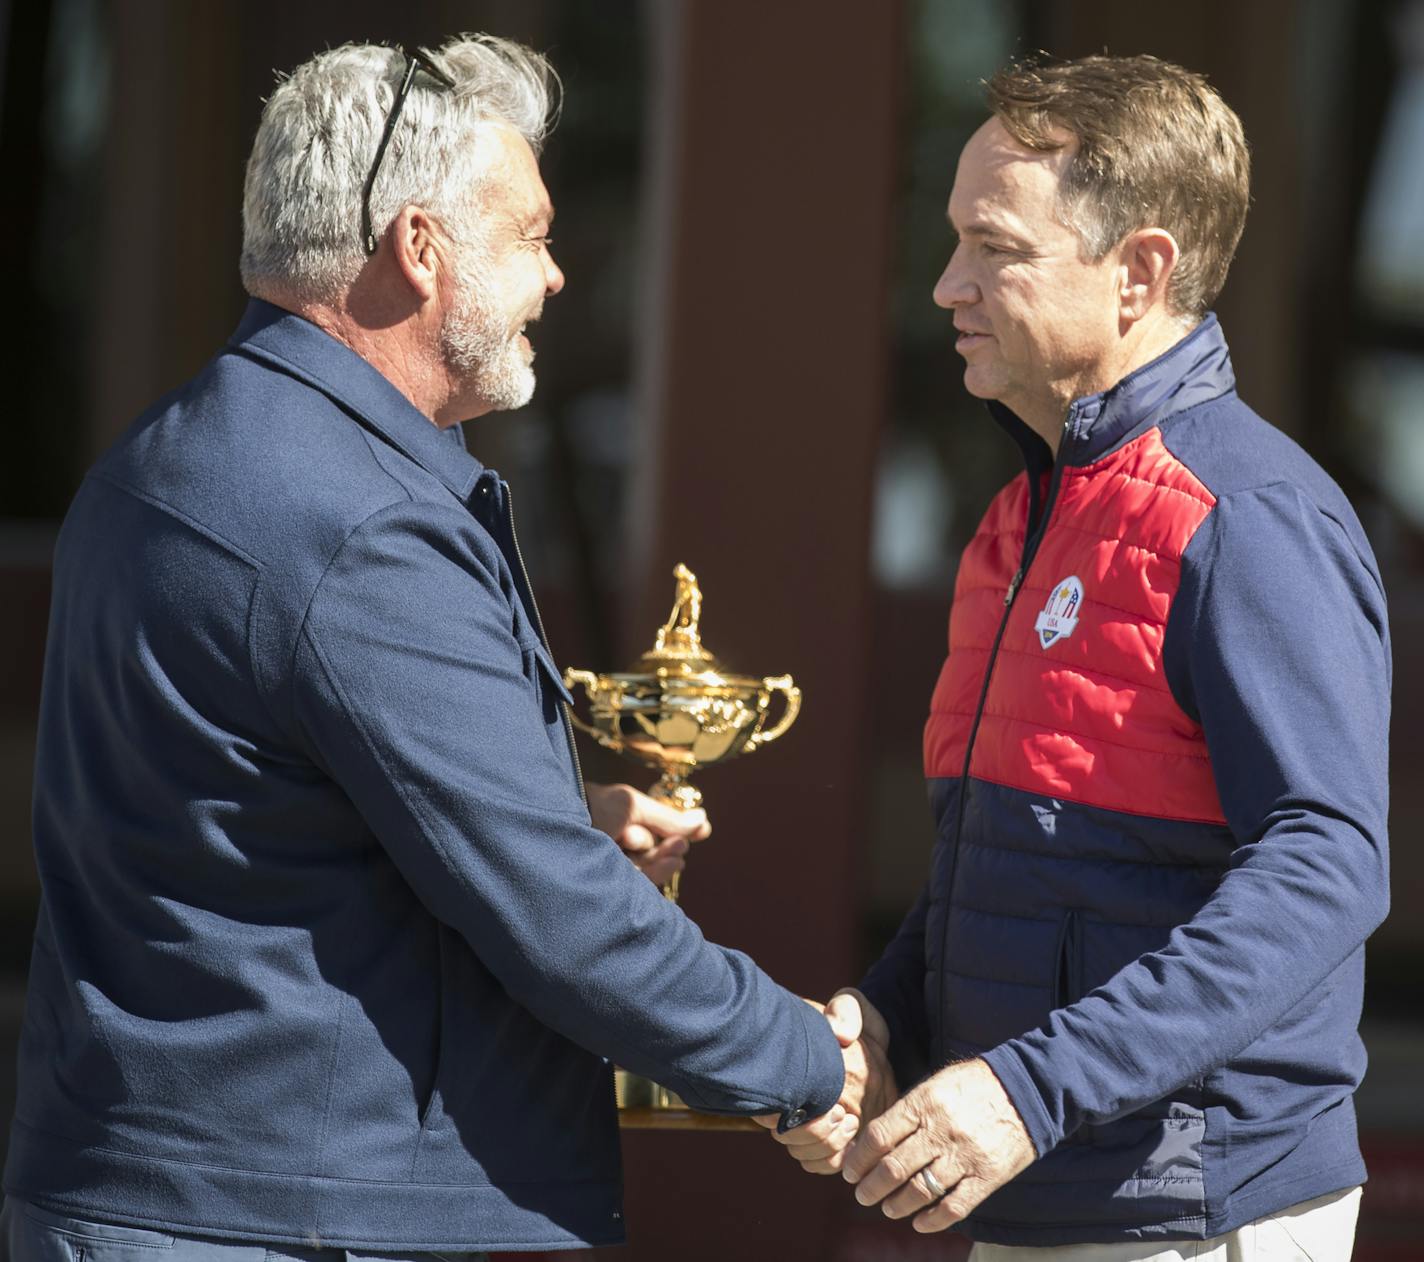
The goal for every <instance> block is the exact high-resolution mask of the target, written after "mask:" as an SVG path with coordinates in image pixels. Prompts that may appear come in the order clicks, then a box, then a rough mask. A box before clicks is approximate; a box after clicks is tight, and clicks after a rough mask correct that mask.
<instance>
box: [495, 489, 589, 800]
mask: <svg viewBox="0 0 1424 1262" xmlns="http://www.w3.org/2000/svg"><path fill="white" fill-rule="evenodd" d="M499 488H500V493H501V494H502V495H503V497H504V524H505V527H506V528H507V529H508V531H509V542H510V543H511V544H512V545H513V547H514V560H515V562H516V563H517V564H518V566H519V581H520V582H521V583H522V584H523V587H522V590H521V593H520V594H521V595H522V596H523V597H524V599H525V600H526V601H527V602H528V603H529V612H530V613H532V614H533V615H534V629H535V630H536V631H538V632H539V642H540V643H541V644H542V645H543V646H544V649H545V651H546V652H547V653H548V654H549V656H550V657H553V655H554V650H553V649H551V648H550V647H549V636H548V634H547V633H546V632H545V630H544V619H543V618H541V617H540V616H539V602H538V601H537V600H535V599H534V587H533V585H532V584H531V583H530V582H529V571H528V570H527V569H526V568H525V566H524V553H523V552H521V551H520V549H519V535H518V533H517V532H516V531H515V529H514V493H513V492H512V491H511V490H510V489H509V483H508V482H506V481H504V479H503V478H501V479H500V483H499ZM559 716H560V717H561V718H562V719H563V721H564V739H565V740H567V741H568V743H569V757H570V758H572V759H573V763H574V778H575V779H576V780H577V781H578V791H579V796H580V797H582V798H583V804H584V805H585V806H587V805H588V790H587V789H585V788H584V783H583V764H582V763H581V762H579V753H578V746H577V745H575V744H574V725H573V721H572V720H571V719H570V718H569V705H568V702H567V701H563V700H561V701H560V702H559Z"/></svg>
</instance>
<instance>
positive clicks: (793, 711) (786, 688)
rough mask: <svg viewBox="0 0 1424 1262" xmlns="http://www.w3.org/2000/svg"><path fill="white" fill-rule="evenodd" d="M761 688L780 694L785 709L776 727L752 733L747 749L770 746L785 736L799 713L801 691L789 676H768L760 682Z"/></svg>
mask: <svg viewBox="0 0 1424 1262" xmlns="http://www.w3.org/2000/svg"><path fill="white" fill-rule="evenodd" d="M761 686H762V687H763V688H765V689H766V690H767V691H768V692H779V693H781V695H782V698H783V700H784V701H785V702H786V709H785V711H784V712H783V713H782V716H781V721H780V722H779V723H777V724H776V726H774V727H769V728H767V729H766V730H765V731H763V732H753V733H752V735H751V738H750V739H749V740H748V741H747V748H748V749H760V748H761V747H762V746H763V745H770V744H771V742H772V741H774V740H775V739H776V738H777V737H778V736H782V735H784V734H785V732H786V729H787V728H788V727H790V726H791V725H792V724H793V723H795V722H796V716H797V715H798V714H800V713H801V689H799V688H798V687H796V685H795V684H793V683H792V682H791V676H790V675H774V676H770V677H768V678H766V679H763V680H762V681H761Z"/></svg>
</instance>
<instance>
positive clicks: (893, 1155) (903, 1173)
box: [756, 990, 1036, 1232]
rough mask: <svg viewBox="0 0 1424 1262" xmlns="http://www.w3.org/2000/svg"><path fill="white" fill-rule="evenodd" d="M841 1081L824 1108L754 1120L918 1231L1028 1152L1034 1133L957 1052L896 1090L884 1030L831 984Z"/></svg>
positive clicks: (987, 1075)
mask: <svg viewBox="0 0 1424 1262" xmlns="http://www.w3.org/2000/svg"><path fill="white" fill-rule="evenodd" d="M807 1002H808V1003H811V1005H812V1007H815V1008H819V1009H820V1010H821V1011H822V1012H823V1013H824V1014H825V1017H826V1020H827V1021H829V1022H830V1025H831V1029H832V1031H833V1032H834V1033H835V1036H836V1039H837V1041H838V1042H839V1043H840V1045H841V1055H842V1057H843V1058H844V1060H845V1085H844V1087H842V1089H841V1097H840V1100H839V1101H838V1102H837V1103H836V1105H835V1107H834V1108H832V1109H831V1110H830V1112H828V1113H824V1114H822V1115H821V1116H820V1117H817V1118H813V1119H812V1120H811V1121H809V1122H807V1123H805V1124H804V1125H802V1126H798V1127H796V1128H795V1129H794V1130H789V1131H786V1132H784V1133H781V1132H778V1131H777V1129H776V1127H777V1123H778V1120H779V1119H778V1117H777V1115H776V1114H774V1113H773V1114H767V1115H765V1116H762V1117H758V1118H757V1119H756V1120H757V1121H758V1122H759V1123H761V1125H763V1126H765V1127H766V1128H767V1129H768V1130H769V1131H771V1133H772V1137H773V1138H774V1139H775V1140H776V1142H777V1143H779V1144H781V1145H782V1146H783V1147H785V1149H786V1151H787V1152H788V1153H789V1154H790V1156H791V1157H792V1158H793V1159H794V1160H795V1161H797V1162H799V1163H800V1165H801V1168H802V1169H803V1170H806V1171H807V1172H808V1173H811V1174H837V1173H839V1174H840V1175H841V1176H842V1177H843V1178H844V1179H845V1180H846V1181H847V1182H848V1183H851V1184H854V1185H855V1196H856V1200H858V1201H859V1202H860V1203H861V1204H862V1205H875V1204H879V1205H880V1207H881V1209H882V1210H883V1212H884V1213H885V1215H886V1216H887V1217H889V1218H910V1217H911V1216H912V1215H913V1221H912V1223H911V1225H912V1226H913V1227H914V1229H915V1230H916V1231H921V1232H931V1231H943V1230H944V1229H945V1228H946V1227H949V1226H951V1225H953V1224H954V1223H956V1222H958V1221H959V1220H960V1219H962V1218H964V1217H965V1216H966V1215H968V1214H969V1213H970V1211H971V1210H973V1209H974V1207H975V1206H976V1205H978V1204H979V1202H980V1201H982V1200H983V1199H984V1198H985V1197H986V1196H988V1195H989V1193H990V1192H992V1191H994V1190H995V1189H996V1188H998V1187H1000V1186H1002V1185H1003V1184H1004V1183H1007V1182H1008V1181H1009V1180H1010V1179H1011V1178H1013V1177H1014V1175H1016V1174H1018V1173H1019V1171H1021V1170H1023V1169H1025V1168H1026V1167H1027V1166H1028V1165H1029V1164H1030V1163H1031V1162H1032V1161H1033V1160H1034V1158H1035V1156H1036V1154H1035V1152H1034V1149H1033V1144H1032V1141H1030V1139H1029V1137H1028V1133H1027V1131H1026V1130H1025V1129H1024V1125H1023V1122H1022V1121H1021V1120H1020V1118H1019V1115H1018V1112H1017V1110H1016V1109H1015V1108H1014V1106H1013V1104H1012V1103H1011V1102H1010V1100H1009V1098H1008V1095H1007V1094H1006V1093H1005V1091H1004V1089H1003V1087H1002V1086H1000V1084H999V1080H998V1079H997V1078H996V1077H995V1076H994V1073H993V1071H992V1070H991V1069H990V1068H989V1066H988V1065H987V1064H985V1063H984V1062H983V1061H982V1060H968V1061H961V1062H958V1063H956V1064H952V1065H949V1066H947V1067H946V1068H944V1069H942V1070H940V1071H939V1072H938V1073H936V1074H932V1075H931V1076H930V1077H928V1078H926V1079H925V1080H924V1081H923V1082H921V1083H920V1084H919V1085H918V1086H916V1087H914V1088H913V1089H912V1090H910V1091H907V1092H906V1093H905V1094H904V1095H903V1096H901V1095H900V1093H899V1089H898V1087H897V1085H896V1082H895V1074H894V1071H893V1070H892V1069H891V1068H890V1060H889V1052H890V1031H889V1029H888V1028H887V1027H886V1024H885V1019H884V1018H883V1017H882V1016H881V1015H880V1013H879V1012H878V1011H877V1010H876V1008H875V1006H874V1005H873V1004H872V1003H871V1002H870V1001H869V1000H868V999H866V997H865V996H864V995H862V994H861V993H860V992H859V991H858V990H841V991H837V992H836V994H834V995H833V996H832V997H831V1000H830V1002H829V1003H828V1004H826V1005H825V1007H824V1008H822V1007H821V1005H820V1004H817V1003H814V1002H813V1001H811V1000H807Z"/></svg>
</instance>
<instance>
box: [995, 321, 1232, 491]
mask: <svg viewBox="0 0 1424 1262" xmlns="http://www.w3.org/2000/svg"><path fill="white" fill-rule="evenodd" d="M1235 386H1236V374H1235V373H1234V372H1233V371H1232V368H1231V353H1230V352H1229V351H1228V350H1227V347H1226V339H1225V337H1224V336H1223V335H1222V332H1221V325H1220V323H1219V322H1218V321H1217V318H1216V315H1215V314H1214V313H1211V312H1208V313H1207V315H1206V318H1205V319H1203V320H1202V322H1201V323H1200V324H1198V325H1197V326H1196V328H1194V329H1193V330H1192V331H1191V332H1190V333H1188V334H1187V335H1186V336H1185V337H1184V338H1182V340H1181V341H1180V342H1177V343H1176V344H1175V345H1173V346H1172V347H1171V348H1170V349H1168V350H1167V351H1165V352H1164V353H1163V354H1161V355H1159V356H1158V357H1157V358H1156V359H1154V360H1151V361H1149V362H1148V363H1146V364H1143V365H1142V367H1141V368H1138V369H1135V370H1134V371H1132V372H1130V373H1128V375H1127V376H1126V377H1124V378H1123V379H1122V380H1121V381H1119V382H1118V383H1117V384H1116V385H1115V386H1110V387H1109V388H1108V389H1106V390H1104V391H1102V392H1100V393H1098V394H1089V395H1084V396H1083V397H1082V398H1081V399H1074V400H1073V402H1072V404H1071V405H1070V406H1069V408H1068V415H1067V417H1066V418H1065V420H1064V423H1063V438H1062V440H1061V442H1060V443H1059V447H1058V458H1059V459H1060V460H1061V461H1063V462H1064V463H1065V464H1070V465H1085V464H1091V463H1092V462H1093V461H1094V460H1099V459H1101V458H1102V457H1103V456H1105V455H1107V454H1108V453H1109V452H1110V451H1112V450H1114V449H1115V448H1117V447H1120V446H1122V444H1123V443H1125V442H1127V441H1128V440H1129V439H1132V438H1135V437H1136V436H1137V435H1138V434H1140V433H1142V431H1143V430H1146V429H1149V428H1151V427H1152V426H1153V425H1159V424H1161V422H1162V421H1164V420H1166V418H1167V417H1168V416H1172V415H1175V414H1176V413H1178V412H1185V411H1186V410H1187V409H1188V408H1190V407H1195V406H1196V405H1197V404H1199V403H1206V402H1208V401H1209V400H1211V399H1216V398H1220V397H1221V396H1222V395H1223V394H1226V393H1228V392H1229V391H1231V390H1232V389H1234V388H1235ZM989 411H990V413H991V414H992V415H993V417H994V419H995V420H997V421H998V422H999V424H1000V425H1001V426H1003V428H1004V429H1005V430H1007V431H1008V432H1009V434H1010V435H1011V436H1012V437H1013V438H1014V440H1015V441H1016V442H1017V443H1018V445H1019V447H1020V449H1021V450H1022V451H1023V454H1024V462H1025V464H1026V465H1027V466H1028V469H1029V472H1030V474H1035V473H1037V472H1039V471H1040V470H1042V469H1044V468H1047V467H1048V466H1050V465H1051V464H1052V463H1053V458H1052V455H1051V453H1050V451H1049V447H1048V444H1047V443H1046V442H1044V441H1043V439H1042V438H1040V437H1039V436H1038V435H1037V434H1036V433H1035V432H1034V431H1033V430H1032V429H1031V428H1029V426H1028V425H1027V424H1025V423H1024V422H1023V421H1021V420H1020V419H1019V418H1018V417H1017V416H1016V415H1015V414H1014V413H1013V412H1012V411H1010V410H1009V409H1008V408H1006V407H1005V406H1004V405H1003V404H1002V403H995V402H991V403H990V404H989Z"/></svg>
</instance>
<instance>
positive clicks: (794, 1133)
mask: <svg viewBox="0 0 1424 1262" xmlns="http://www.w3.org/2000/svg"><path fill="white" fill-rule="evenodd" d="M823 1011H824V1013H825V1016H826V1020H827V1021H829V1022H830V1024H831V1029H832V1030H833V1031H834V1032H835V1035H836V1039H837V1041H839V1043H840V1045H841V1056H842V1057H843V1058H844V1060H845V1085H844V1086H843V1087H842V1088H841V1096H840V1099H839V1100H838V1101H837V1102H836V1105H835V1107H834V1108H832V1109H831V1110H830V1111H829V1112H828V1113H824V1114H822V1115H821V1116H820V1117H818V1118H813V1119H812V1120H811V1121H809V1122H807V1123H805V1124H804V1125H802V1126H798V1127H796V1128H795V1129H794V1130H789V1131H786V1132H785V1133H781V1132H778V1131H777V1130H776V1125H777V1117H776V1115H775V1114H771V1115H769V1116H766V1117H759V1118H757V1119H756V1120H757V1121H758V1122H760V1123H761V1124H762V1125H763V1126H765V1127H767V1128H768V1129H769V1130H770V1131H771V1132H772V1138H773V1139H775V1140H776V1142H777V1143H779V1144H781V1145H782V1146H783V1147H784V1148H785V1149H786V1151H787V1152H788V1154H789V1155H790V1156H791V1157H792V1158H793V1159H794V1160H795V1161H797V1162H799V1163H800V1165H801V1168H802V1169H803V1170H805V1171H807V1172H808V1173H811V1174H835V1173H836V1172H837V1171H839V1170H840V1169H841V1166H842V1164H843V1163H844V1160H845V1153H846V1149H847V1148H849V1147H850V1144H851V1141H852V1140H854V1139H855V1137H856V1135H857V1134H859V1132H860V1128H861V1126H863V1125H864V1124H865V1123H867V1122H869V1121H871V1120H872V1119H874V1118H876V1117H879V1116H880V1114H881V1113H883V1112H884V1111H885V1110H886V1109H888V1108H889V1107H890V1106H891V1105H892V1104H894V1103H895V1100H896V1099H897V1098H898V1094H899V1093H898V1090H897V1088H896V1085H895V1074H894V1072H893V1071H892V1070H891V1068H890V1061H889V1058H888V1053H889V1048H890V1031H889V1029H888V1028H887V1027H886V1025H885V1019H884V1018H883V1017H882V1016H881V1015H880V1013H879V1011H878V1010H877V1009H876V1007H875V1005H874V1004H872V1003H871V1002H870V1000H868V999H867V998H866V997H865V996H864V995H862V994H861V993H860V991H858V990H853V989H846V990H839V991H837V992H836V993H835V994H834V995H832V996H831V1001H830V1003H828V1004H827V1005H826V1007H825V1008H824V1009H823Z"/></svg>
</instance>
